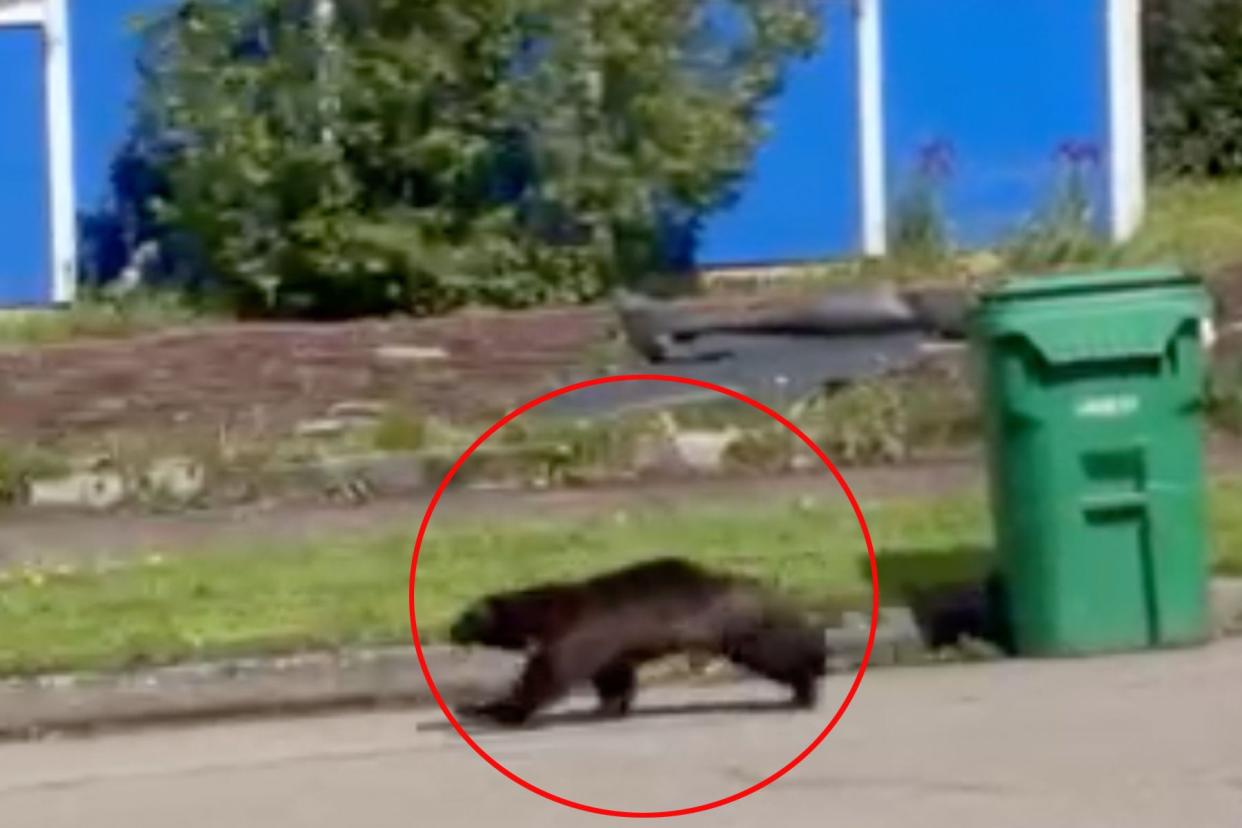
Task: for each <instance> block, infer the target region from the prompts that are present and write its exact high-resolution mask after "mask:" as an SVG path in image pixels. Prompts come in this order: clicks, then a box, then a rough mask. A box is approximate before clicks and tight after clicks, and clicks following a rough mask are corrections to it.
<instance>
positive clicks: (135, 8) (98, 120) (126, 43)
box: [70, 0, 173, 209]
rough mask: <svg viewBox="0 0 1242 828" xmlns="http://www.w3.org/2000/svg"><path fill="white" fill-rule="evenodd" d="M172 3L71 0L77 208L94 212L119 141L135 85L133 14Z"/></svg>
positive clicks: (126, 126) (168, 0)
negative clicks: (76, 136)
mask: <svg viewBox="0 0 1242 828" xmlns="http://www.w3.org/2000/svg"><path fill="white" fill-rule="evenodd" d="M172 5H173V2H172V0H108V2H99V0H74V2H71V3H70V7H71V9H70V34H71V36H72V39H73V74H74V112H75V116H76V127H77V131H78V140H77V144H78V152H77V162H76V170H77V180H78V189H79V192H78V197H79V200H80V201H81V206H82V207H83V208H84V209H85V208H90V207H94V206H95V205H96V204H98V203H99V200H100V199H101V198H104V197H105V196H106V195H107V193H108V174H109V167H110V165H111V163H112V159H113V157H114V156H115V154H116V151H117V149H119V147H120V145H121V142H122V141H123V140H124V138H125V135H126V132H127V131H128V129H129V126H130V123H131V120H132V119H131V116H132V106H131V103H132V100H133V95H134V92H135V89H136V87H137V83H138V76H137V72H136V71H135V61H136V60H137V57H138V38H137V36H136V34H135V32H134V30H133V27H132V23H133V18H134V17H135V15H146V14H149V13H151V12H155V11H159V10H161V9H165V8H169V7H170V6H172Z"/></svg>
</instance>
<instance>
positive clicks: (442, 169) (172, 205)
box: [121, 0, 821, 317]
mask: <svg viewBox="0 0 1242 828" xmlns="http://www.w3.org/2000/svg"><path fill="white" fill-rule="evenodd" d="M819 2H821V0H336V2H335V4H334V8H333V11H334V15H333V18H332V19H331V20H330V21H325V20H324V19H323V18H321V17H318V16H317V15H316V13H315V9H316V7H317V4H316V3H315V2H314V0H193V1H191V0H183V2H182V3H181V4H180V5H179V6H178V7H177V8H176V9H175V10H173V11H172V12H171V13H169V14H168V15H166V16H163V17H161V18H159V19H158V20H156V21H154V22H153V23H152V24H150V25H148V26H147V27H146V28H145V30H144V31H145V34H144V37H145V51H144V60H143V64H142V65H143V93H142V96H141V102H140V104H141V105H140V112H139V120H138V128H137V129H136V135H138V136H140V140H136V141H135V142H134V143H133V144H132V145H131V153H132V154H133V158H131V161H132V162H133V163H132V164H131V167H132V169H131V172H133V171H136V170H142V171H143V175H145V176H146V178H144V179H143V181H145V182H146V183H145V184H144V185H143V186H138V187H136V188H134V192H133V193H131V194H130V195H132V196H137V197H139V198H140V199H141V200H142V202H141V206H140V207H139V208H138V209H137V210H135V211H131V212H132V213H133V216H132V217H131V219H130V225H131V226H132V227H133V234H136V235H139V236H140V235H143V234H146V235H148V236H151V235H157V236H162V237H164V238H180V239H182V240H183V241H185V240H187V239H188V240H191V241H192V242H193V244H194V246H195V250H196V251H198V258H196V259H195V261H196V265H197V268H198V270H199V271H200V272H201V273H204V274H208V275H210V277H211V278H212V279H213V280H214V284H216V285H218V286H221V287H223V288H224V289H226V290H227V294H228V296H229V297H230V298H231V299H232V300H233V301H234V302H235V303H236V304H237V306H239V307H240V308H242V309H246V310H251V311H254V312H259V313H276V314H297V315H303V316H313V317H322V316H342V315H354V314H361V313H371V312H376V311H385V310H391V309H401V310H410V311H414V312H419V313H435V312H439V311H443V310H445V309H448V308H451V307H454V306H457V305H460V304H462V303H467V302H479V303H488V304H493V305H502V306H519V305H525V304H530V303H537V302H547V301H558V300H570V301H572V300H580V299H585V298H591V297H595V296H598V295H599V294H600V293H601V292H603V291H605V290H607V289H609V288H610V287H612V286H615V285H618V284H620V283H623V282H625V281H627V280H630V279H634V278H636V277H639V276H643V275H647V274H650V273H651V272H653V271H656V270H661V269H664V270H668V269H676V268H677V266H678V265H682V266H684V264H685V263H686V262H687V261H688V253H689V250H690V248H691V246H692V242H693V238H694V233H695V231H696V229H697V227H698V223H699V221H700V219H701V217H702V216H703V215H704V214H705V213H707V212H708V211H710V210H712V209H713V208H715V207H717V206H719V205H721V204H722V203H723V202H724V201H725V200H727V199H728V198H729V196H730V194H731V192H732V190H733V187H734V185H735V184H736V183H737V181H738V180H739V178H740V177H741V176H742V175H743V174H744V172H745V170H746V168H747V166H748V163H749V161H750V159H751V156H752V154H753V152H754V150H755V149H756V147H757V145H758V143H759V141H760V140H761V139H762V137H763V132H762V128H761V124H760V120H761V119H760V114H761V107H762V105H763V104H764V102H765V101H766V100H767V99H768V98H769V97H770V96H771V95H772V94H774V93H775V92H776V91H777V90H778V88H779V82H780V78H781V73H782V70H783V67H784V66H785V64H786V62H787V61H788V60H789V59H792V58H796V57H798V56H800V55H804V54H806V53H808V52H809V50H811V49H812V48H813V47H814V44H815V43H816V42H817V39H818V21H819V20H820V16H819V14H818V9H817V4H818V3H819ZM318 7H319V8H320V9H322V8H323V7H322V5H319V6H318ZM174 139H175V140H174ZM170 147H171V148H172V149H170ZM156 148H158V151H157V149H156ZM134 159H137V160H136V161H135V160H134ZM131 183H132V182H131ZM121 200H123V199H121ZM148 219H150V220H149V221H148Z"/></svg>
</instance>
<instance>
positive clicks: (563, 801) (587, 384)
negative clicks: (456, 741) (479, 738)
mask: <svg viewBox="0 0 1242 828" xmlns="http://www.w3.org/2000/svg"><path fill="white" fill-rule="evenodd" d="M643 381H650V382H671V383H679V384H682V385H691V386H695V387H698V388H703V389H706V390H709V391H715V392H717V393H719V394H723V395H725V396H726V397H731V398H732V399H735V400H737V401H739V402H743V403H746V404H747V405H749V406H751V407H753V408H755V409H757V410H759V411H762V412H763V413H765V414H767V415H768V416H769V417H771V418H772V419H774V420H776V421H777V422H779V423H780V424H781V425H783V426H785V428H787V429H789V430H790V431H792V432H793V433H794V434H796V435H797V436H798V438H799V439H801V440H802V442H803V443H805V444H806V445H807V447H808V448H810V449H811V451H813V452H814V453H815V455H816V456H817V457H819V459H820V460H822V461H823V463H824V465H825V466H827V467H828V470H829V471H830V472H832V476H833V477H835V478H836V480H837V483H838V484H840V486H841V489H842V491H844V492H845V496H846V497H847V498H848V499H849V502H850V506H851V507H852V508H853V509H854V514H855V516H857V518H858V526H859V528H860V529H862V534H863V539H864V540H865V541H866V544H867V557H868V558H869V559H870V562H871V628H870V631H869V633H868V636H867V649H866V652H865V653H864V654H863V659H862V663H861V664H860V665H859V667H858V675H857V676H855V678H854V682H853V684H852V685H851V686H850V690H849V692H848V693H847V694H846V696H845V700H844V701H843V702H842V703H841V706H840V707H839V708H838V709H837V712H836V715H834V716H833V717H832V720H831V721H830V722H829V723H828V726H827V727H825V728H824V729H823V731H822V732H821V733H820V734H819V735H818V736H817V737H816V738H815V739H814V740H813V741H812V742H811V744H810V745H808V746H807V747H806V749H804V750H803V751H802V752H801V753H799V754H798V755H797V756H795V757H794V758H793V760H791V761H790V762H789V763H788V764H787V765H785V766H784V767H783V768H781V769H780V770H778V771H776V772H775V773H773V774H771V775H770V776H768V777H767V778H765V779H762V780H760V781H759V782H757V783H755V784H754V785H751V786H750V787H749V788H746V789H744V790H741V791H738V792H737V793H735V794H732V795H730V796H726V797H724V798H722V799H718V800H715V801H713V802H707V803H704V804H702V805H696V806H693V807H689V808H679V809H675V810H668V811H623V810H616V809H611V808H599V807H596V806H594V805H587V804H585V803H582V802H575V801H574V800H572V799H567V798H565V797H562V796H558V795H557V794H554V793H552V792H550V791H545V790H544V789H543V788H540V787H539V786H537V785H534V784H532V783H530V782H527V781H526V780H525V779H523V778H522V777H520V776H518V775H517V774H515V773H513V772H512V771H510V770H509V769H508V768H506V767H505V766H504V765H502V764H500V762H498V761H496V760H495V759H493V758H492V757H491V755H489V754H488V753H487V751H485V750H483V748H482V747H480V746H479V744H478V743H477V742H475V741H474V739H472V738H471V737H470V734H469V733H467V732H466V730H465V728H463V727H462V726H461V724H460V723H459V722H458V721H457V719H456V717H454V716H453V713H452V711H451V710H449V707H448V705H447V704H446V703H445V701H444V697H443V696H442V695H441V694H440V690H439V688H438V687H436V683H435V680H434V679H433V678H432V677H431V671H430V670H429V669H428V668H427V658H426V656H425V655H424V653H423V645H422V642H421V641H420V640H419V635H418V619H417V615H416V612H415V606H414V604H415V600H414V584H415V577H416V573H417V570H418V556H419V552H420V550H421V549H422V546H423V538H424V536H425V535H426V534H427V527H428V525H429V524H430V523H431V516H432V514H433V513H434V512H435V510H436V506H438V505H439V503H440V498H441V497H442V496H443V495H444V492H445V490H446V489H447V488H448V485H449V483H451V482H452V480H453V477H454V476H455V475H456V474H457V472H458V471H459V470H460V469H461V467H462V466H463V465H464V464H465V462H466V461H467V460H469V459H470V456H471V455H473V454H474V452H476V451H477V450H478V449H479V447H480V446H482V445H483V444H484V443H485V442H487V441H488V440H489V439H490V438H491V437H492V436H493V435H494V434H495V433H496V432H497V431H499V430H500V429H502V428H504V427H505V426H506V425H508V424H509V423H511V422H513V421H514V420H515V419H517V418H518V417H520V416H522V415H523V414H525V413H526V412H528V411H530V410H531V409H533V408H537V407H538V406H540V405H543V404H544V403H546V402H548V401H550V400H554V399H556V398H557V397H561V396H564V395H566V394H571V393H573V392H574V391H580V390H582V389H584V388H593V387H595V386H600V385H610V384H613V383H621V382H643ZM409 602H410V631H411V634H412V635H413V638H414V650H415V652H417V654H418V664H419V667H420V668H421V669H422V671H423V676H424V678H426V679H427V686H428V687H429V688H430V689H431V694H432V695H433V696H434V697H435V700H436V703H437V704H438V705H439V706H440V710H441V711H442V712H443V713H444V715H445V717H447V718H448V720H449V723H450V724H451V725H452V726H453V729H454V730H456V731H457V735H459V736H461V738H462V740H463V741H465V743H466V744H468V745H470V747H471V748H472V749H473V750H474V752H475V753H477V754H478V755H479V756H480V757H481V758H482V759H483V760H484V761H485V762H487V763H488V764H489V765H491V766H492V767H493V768H494V769H495V770H497V771H498V772H500V773H501V774H502V775H503V776H505V777H507V778H508V779H509V780H510V781H511V782H514V783H515V784H517V785H519V786H521V787H523V788H525V789H526V790H528V791H530V792H531V793H534V794H538V795H539V796H542V797H543V798H544V799H547V800H549V801H551V802H555V803H557V804H559V805H564V806H566V807H569V808H574V809H577V810H579V811H585V812H587V813H592V814H599V815H601V816H611V817H622V818H629V819H663V818H668V817H678V816H689V815H690V814H698V813H703V812H705V811H710V810H714V809H716V808H721V807H723V806H725V805H730V804H732V803H734V802H737V801H738V800H741V799H745V798H746V797H748V796H750V795H751V794H754V793H757V792H758V791H761V790H763V789H764V788H766V787H767V786H769V785H771V784H772V783H773V782H775V781H777V780H778V779H780V778H781V777H783V776H784V775H785V774H787V773H789V772H790V771H791V770H793V769H794V768H795V767H797V766H798V765H799V764H801V763H802V762H803V761H804V760H805V759H806V758H807V757H808V756H810V755H811V754H812V753H814V752H815V750H816V749H817V748H818V747H819V746H820V745H821V744H823V742H824V740H825V739H827V738H828V734H829V733H831V732H832V731H833V729H834V728H835V727H836V726H837V724H838V723H840V721H841V719H842V717H843V716H844V715H845V711H846V710H847V709H848V708H849V706H850V705H851V704H852V703H853V701H854V696H855V695H856V694H857V693H858V688H859V687H860V686H861V685H862V680H863V676H864V675H865V674H866V672H867V666H868V664H869V663H870V661H871V652H872V649H873V648H874V646H875V636H876V627H877V622H878V619H879V613H880V581H879V573H878V570H877V567H876V559H875V545H874V543H873V542H872V539H871V531H870V529H868V527H867V519H866V518H865V517H864V516H863V512H862V508H861V507H860V506H859V505H858V500H857V498H856V497H855V496H854V493H853V491H851V490H850V487H849V484H848V483H847V482H846V481H845V477H844V476H842V474H841V472H840V471H839V470H838V469H837V467H836V465H834V464H833V462H832V460H830V459H829V458H828V456H827V455H826V454H824V452H823V450H822V449H821V448H820V447H819V446H818V445H816V444H815V442H814V441H813V440H812V439H811V438H810V437H808V436H807V435H806V434H805V433H803V432H802V430H801V429H799V428H798V427H797V426H796V425H794V424H793V423H792V422H790V421H789V420H788V419H787V418H786V417H785V416H784V415H782V414H780V413H779V412H777V411H775V410H773V409H772V408H770V407H768V406H766V405H764V404H763V403H761V402H759V401H757V400H754V399H751V398H750V397H748V396H746V395H745V394H741V393H739V392H737V391H734V390H732V389H729V388H725V387H723V386H719V385H715V384H713V383H710V382H703V381H702V380H696V379H691V378H687V377H676V376H667V375H663V374H621V375H617V376H612V377H600V378H598V379H593V380H585V381H583V382H578V383H575V384H573V385H567V386H565V387H564V388H561V389H559V390H556V391H552V392H549V393H547V394H544V395H543V396H542V397H539V398H538V399H535V400H531V401H530V402H528V403H526V404H525V405H523V406H521V407H520V408H517V409H515V410H514V411H512V412H510V413H509V414H507V415H505V416H504V417H503V418H501V419H500V421H499V422H497V423H496V424H495V425H493V426H492V427H491V428H489V429H488V430H487V431H485V432H483V434H482V435H481V436H480V437H479V438H478V439H477V440H475V441H474V443H473V444H471V446H470V447H469V448H468V449H466V451H465V452H464V453H463V454H462V455H461V457H460V458H459V459H458V460H457V462H456V463H455V464H454V465H453V467H452V468H451V469H449V472H448V474H446V475H445V476H444V480H443V481H442V482H441V483H440V486H439V488H438V489H436V492H435V494H434V495H433V496H432V498H431V502H430V503H429V504H428V505H427V511H426V513H425V514H424V515H423V521H422V524H421V525H420V526H419V529H418V538H417V540H416V541H415V542H414V550H413V556H412V558H411V560H410V595H409Z"/></svg>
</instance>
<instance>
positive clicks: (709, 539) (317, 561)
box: [0, 482, 1242, 675]
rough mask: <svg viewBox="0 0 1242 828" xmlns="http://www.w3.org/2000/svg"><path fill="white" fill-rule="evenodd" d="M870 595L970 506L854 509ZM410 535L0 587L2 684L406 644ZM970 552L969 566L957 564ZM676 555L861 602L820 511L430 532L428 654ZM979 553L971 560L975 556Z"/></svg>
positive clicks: (1225, 500)
mask: <svg viewBox="0 0 1242 828" xmlns="http://www.w3.org/2000/svg"><path fill="white" fill-rule="evenodd" d="M1213 505H1214V525H1215V531H1216V546H1217V548H1218V549H1220V550H1225V553H1224V554H1222V555H1221V556H1220V557H1219V558H1218V561H1217V564H1218V566H1219V568H1220V569H1221V570H1223V571H1229V572H1234V573H1242V483H1239V482H1230V483H1225V484H1220V485H1219V486H1218V487H1217V489H1216V490H1215V492H1214V498H1213ZM867 515H868V519H869V522H870V524H871V527H872V532H873V534H874V537H875V541H876V546H877V548H878V549H879V551H880V569H881V578H882V582H884V581H887V580H889V577H890V576H892V575H893V574H894V572H895V571H896V569H897V568H898V567H906V566H908V565H909V564H910V563H911V562H913V563H915V564H918V565H919V568H920V570H922V571H924V572H925V573H926V572H927V571H931V572H937V571H940V572H941V573H945V572H948V571H949V570H954V571H955V572H957V571H960V569H959V568H960V566H961V564H962V563H963V562H965V563H966V564H968V565H971V566H973V565H974V564H973V563H972V561H974V562H977V553H975V552H974V551H973V550H978V549H981V548H985V547H986V545H987V540H988V535H989V531H988V528H987V526H988V522H987V518H986V511H985V508H984V505H983V502H982V499H981V498H980V497H978V496H964V497H950V498H937V499H925V500H918V501H913V500H910V501H888V502H883V503H879V504H873V505H869V506H867ZM410 544H411V538H410V537H407V536H395V535H391V536H386V537H372V538H334V539H324V540H321V541H318V542H316V543H314V544H312V545H307V546H301V547H289V548H283V549H272V548H261V549H260V548H253V549H248V548H242V547H234V548H229V549H216V550H196V552H197V553H198V554H193V555H182V554H177V550H166V551H165V554H164V556H163V557H158V556H153V557H150V558H148V559H146V560H144V561H142V562H140V563H138V564H133V565H129V566H126V567H123V568H113V569H110V570H103V571H98V570H96V571H70V570H62V571H60V572H55V571H40V572H35V571H28V570H27V571H10V572H8V573H2V574H0V630H3V631H4V632H3V636H0V674H8V675H15V674H31V673H38V672H48V671H54V670H79V669H97V668H120V667H130V666H136V665H142V664H163V663H172V662H177V661H183V660H186V659H189V658H203V657H206V658H211V657H220V656H227V655H239V654H257V653H274V652H292V651H297V650H303V649H307V648H315V647H337V646H347V645H364V644H383V643H400V642H404V641H408V636H409V626H408V615H407V605H406V595H407V581H406V576H407V572H408V565H409V547H410ZM963 551H964V552H966V553H967V554H966V555H965V556H963V555H961V554H959V553H962V552H963ZM669 552H676V553H681V554H687V555H690V556H693V557H694V558H696V559H697V560H700V561H704V562H710V563H715V564H718V565H722V566H728V567H730V568H735V569H739V570H743V571H749V572H753V573H756V574H759V575H761V576H764V577H767V578H770V579H771V580H772V581H774V582H776V583H778V584H783V585H785V586H786V587H789V588H791V589H793V590H794V591H795V592H797V593H799V594H800V595H801V596H802V597H804V598H805V599H807V600H809V601H812V602H815V603H816V604H819V605H821V606H824V607H834V608H839V607H841V606H843V605H861V606H865V605H866V600H867V597H868V595H869V583H868V580H867V577H866V573H865V546H864V544H863V542H862V538H861V536H860V535H859V532H858V529H857V524H856V523H855V521H854V519H853V517H852V513H851V512H850V511H849V510H848V507H844V506H843V504H840V503H837V502H835V501H834V502H833V503H828V502H809V501H802V502H792V501H791V502H782V503H771V504H763V505H760V504H756V505H755V506H753V507H750V508H748V509H745V510H739V509H736V508H733V509H723V508H714V509H713V508H704V507H694V508H687V509H682V510H669V509H662V510H652V511H645V512H636V513H630V514H615V515H611V516H608V517H601V518H595V519H590V520H581V521H578V522H572V523H567V522H563V521H562V522H560V523H557V524H555V525H554V524H551V523H539V522H529V523H524V524H520V525H519V524H512V523H510V524H506V525H500V524H495V525H492V526H484V527H476V528H466V527H462V526H460V525H446V526H442V527H440V528H436V527H435V526H434V525H433V527H432V530H431V531H430V532H429V534H428V540H427V543H426V544H425V547H424V552H423V556H422V560H421V562H420V566H419V582H418V583H419V589H418V596H417V597H418V606H419V612H420V627H421V628H423V631H424V638H425V639H426V640H436V639H437V638H439V637H441V636H442V635H443V632H444V630H445V627H446V624H447V622H448V620H449V619H450V618H451V616H452V615H453V614H454V613H455V612H456V611H457V610H458V609H459V608H460V607H461V606H462V605H463V603H464V602H466V601H469V600H471V599H473V598H475V597H477V596H478V595H480V594H482V593H485V592H487V591H490V590H493V589H497V588H507V587H513V586H518V585H524V584H528V583H531V582H533V581H537V580H541V579H544V578H548V577H556V576H562V575H582V574H586V573H588V572H592V571H597V570H600V569H605V568H608V567H612V566H614V565H617V564H619V563H622V562H624V561H628V560H634V559H637V558H642V557H648V556H651V555H658V554H662V553H669ZM972 556H975V557H972Z"/></svg>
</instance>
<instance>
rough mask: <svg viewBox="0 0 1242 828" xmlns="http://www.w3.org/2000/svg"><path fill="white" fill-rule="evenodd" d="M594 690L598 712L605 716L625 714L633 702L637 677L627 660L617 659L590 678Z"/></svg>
mask: <svg viewBox="0 0 1242 828" xmlns="http://www.w3.org/2000/svg"><path fill="white" fill-rule="evenodd" d="M591 681H592V683H593V684H594V685H595V692H596V693H598V694H599V701H600V707H599V709H600V712H601V713H602V714H604V715H605V716H625V715H626V714H628V713H629V712H630V707H631V706H632V705H633V703H634V694H635V692H636V691H637V688H638V677H637V675H636V674H635V671H634V666H633V665H632V664H630V663H629V662H625V661H617V662H613V663H612V664H609V665H607V666H606V667H604V668H603V669H602V670H600V671H599V672H598V673H596V674H595V676H594V677H593V678H592V680H591Z"/></svg>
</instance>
